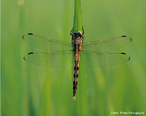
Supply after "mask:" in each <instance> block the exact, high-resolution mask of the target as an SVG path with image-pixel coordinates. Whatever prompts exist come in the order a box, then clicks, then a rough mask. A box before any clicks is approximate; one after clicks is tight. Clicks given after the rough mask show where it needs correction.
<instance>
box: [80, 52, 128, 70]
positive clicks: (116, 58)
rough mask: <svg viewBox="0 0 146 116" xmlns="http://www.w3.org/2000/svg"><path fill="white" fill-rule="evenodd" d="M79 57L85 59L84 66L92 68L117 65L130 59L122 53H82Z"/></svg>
mask: <svg viewBox="0 0 146 116" xmlns="http://www.w3.org/2000/svg"><path fill="white" fill-rule="evenodd" d="M81 55H83V56H84V58H85V64H86V65H87V66H93V67H97V68H98V67H105V66H110V65H114V64H119V63H122V62H126V61H128V60H130V57H129V56H128V55H127V54H126V53H123V52H119V53H118V52H93V51H82V53H81Z"/></svg>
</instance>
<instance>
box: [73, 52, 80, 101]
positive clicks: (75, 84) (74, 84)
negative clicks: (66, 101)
mask: <svg viewBox="0 0 146 116" xmlns="http://www.w3.org/2000/svg"><path fill="white" fill-rule="evenodd" d="M75 56H76V55H75ZM78 58H79V56H78ZM78 58H77V59H76V58H75V62H74V63H75V65H74V81H73V99H75V98H76V91H77V85H78V75H79V59H78Z"/></svg>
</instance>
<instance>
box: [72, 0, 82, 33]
mask: <svg viewBox="0 0 146 116" xmlns="http://www.w3.org/2000/svg"><path fill="white" fill-rule="evenodd" d="M82 24H83V23H82V11H81V1H80V0H75V9H74V25H73V30H72V31H73V32H74V31H75V30H78V31H79V30H80V31H83V30H82V27H83V25H82Z"/></svg>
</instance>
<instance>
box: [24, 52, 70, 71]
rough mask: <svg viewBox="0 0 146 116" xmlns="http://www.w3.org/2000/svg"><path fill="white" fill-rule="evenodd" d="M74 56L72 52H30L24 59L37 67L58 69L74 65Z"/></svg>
mask: <svg viewBox="0 0 146 116" xmlns="http://www.w3.org/2000/svg"><path fill="white" fill-rule="evenodd" d="M72 55H73V52H72V51H58V52H30V53H28V54H27V55H25V56H24V57H23V59H24V60H25V61H27V62H31V63H34V64H37V65H43V66H48V67H55V68H57V67H66V66H69V65H72Z"/></svg>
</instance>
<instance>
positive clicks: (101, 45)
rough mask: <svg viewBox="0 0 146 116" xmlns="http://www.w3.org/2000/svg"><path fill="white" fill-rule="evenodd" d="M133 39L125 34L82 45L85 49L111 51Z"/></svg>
mask: <svg viewBox="0 0 146 116" xmlns="http://www.w3.org/2000/svg"><path fill="white" fill-rule="evenodd" d="M131 41H132V38H130V37H128V36H126V35H123V36H119V37H115V38H111V39H106V40H98V41H91V42H86V43H84V44H83V45H82V47H83V49H85V50H92V51H98V52H107V51H111V50H114V49H118V48H120V47H123V46H124V45H126V44H128V43H130V42H131Z"/></svg>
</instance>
